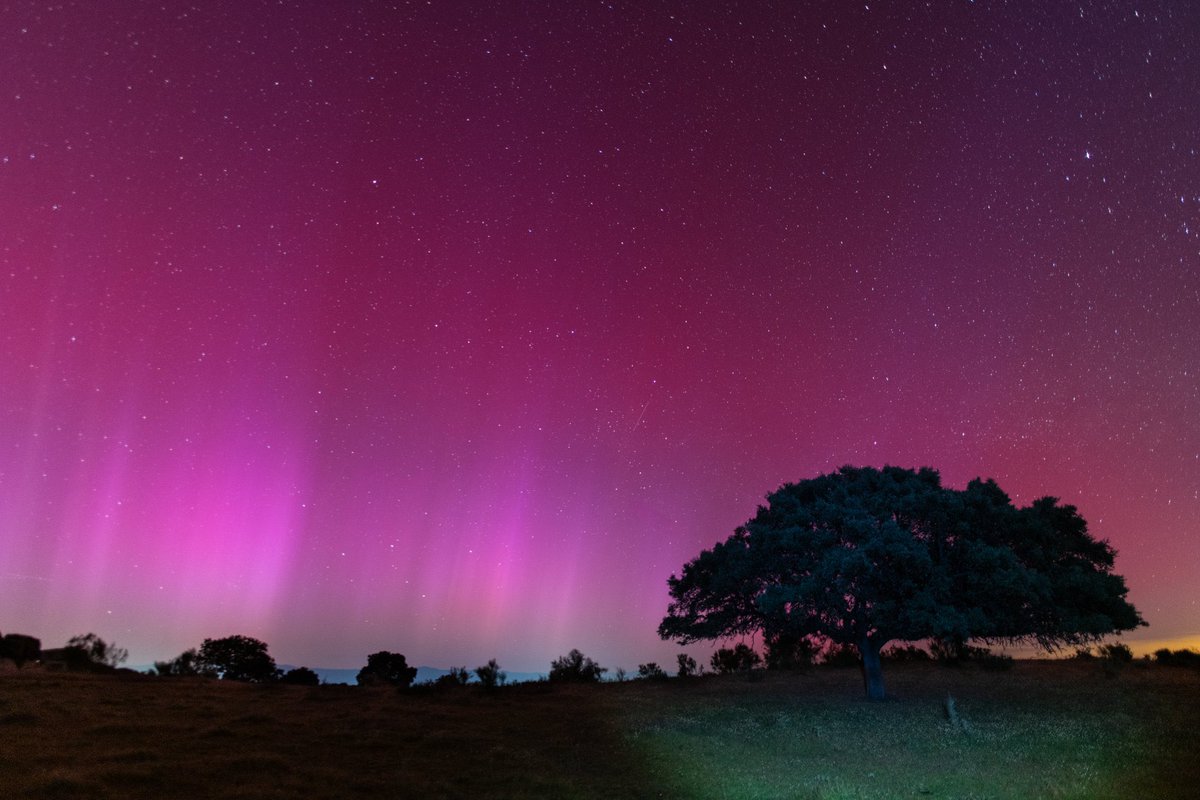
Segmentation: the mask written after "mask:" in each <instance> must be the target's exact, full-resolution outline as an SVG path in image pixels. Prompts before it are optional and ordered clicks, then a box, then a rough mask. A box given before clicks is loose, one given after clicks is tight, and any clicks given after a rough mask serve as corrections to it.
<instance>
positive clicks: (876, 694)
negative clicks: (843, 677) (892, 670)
mask: <svg viewBox="0 0 1200 800" xmlns="http://www.w3.org/2000/svg"><path fill="white" fill-rule="evenodd" d="M880 649H881V648H880V645H879V643H878V642H874V641H872V640H871V637H869V636H864V637H862V639H860V640H859V642H858V654H859V655H860V656H862V671H863V688H864V689H866V691H867V699H868V700H882V699H883V698H884V697H885V695H886V693H885V692H884V690H883V664H882V663H881V662H880V660H879V651H880Z"/></svg>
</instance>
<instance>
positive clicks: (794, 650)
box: [764, 631, 820, 669]
mask: <svg viewBox="0 0 1200 800" xmlns="http://www.w3.org/2000/svg"><path fill="white" fill-rule="evenodd" d="M819 651H820V646H819V645H818V644H817V643H816V642H815V641H813V637H811V636H799V635H797V634H795V633H791V632H788V631H779V632H777V633H776V634H775V635H773V636H768V637H767V653H766V658H765V659H764V660H765V661H766V664H767V669H807V668H808V667H811V666H812V665H813V661H814V660H815V659H816V657H817V653H818V652H819Z"/></svg>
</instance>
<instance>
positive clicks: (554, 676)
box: [550, 650, 608, 683]
mask: <svg viewBox="0 0 1200 800" xmlns="http://www.w3.org/2000/svg"><path fill="white" fill-rule="evenodd" d="M606 672H608V669H607V668H606V667H602V666H600V665H599V664H597V663H596V662H595V661H592V660H591V659H590V658H588V657H587V656H585V655H584V654H583V653H581V652H579V651H578V650H572V651H571V652H570V653H567V654H566V655H565V656H560V657H559V658H556V659H554V660H553V661H552V662H550V680H551V681H564V682H577V683H595V682H596V681H599V680H600V678H601V677H603V675H604V673H606Z"/></svg>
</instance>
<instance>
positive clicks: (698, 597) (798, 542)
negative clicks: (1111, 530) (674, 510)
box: [659, 467, 1145, 698]
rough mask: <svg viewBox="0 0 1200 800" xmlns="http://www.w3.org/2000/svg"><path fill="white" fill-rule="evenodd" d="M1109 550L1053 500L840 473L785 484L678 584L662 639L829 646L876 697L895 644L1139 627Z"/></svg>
mask: <svg viewBox="0 0 1200 800" xmlns="http://www.w3.org/2000/svg"><path fill="white" fill-rule="evenodd" d="M1115 555H1116V554H1115V552H1114V551H1113V549H1112V548H1111V547H1110V546H1109V545H1108V543H1106V542H1102V541H1097V540H1095V539H1094V538H1092V536H1091V535H1090V534H1089V533H1088V531H1087V524H1086V522H1085V521H1084V520H1083V518H1082V517H1081V516H1079V514H1078V512H1077V511H1076V509H1075V508H1074V507H1073V506H1069V505H1060V504H1059V503H1058V500H1057V499H1055V498H1052V497H1044V498H1041V499H1039V500H1036V501H1034V503H1033V504H1032V505H1030V506H1028V507H1025V508H1016V507H1014V506H1013V505H1012V502H1011V501H1010V500H1009V498H1008V496H1007V495H1005V494H1004V492H1002V491H1001V490H1000V488H999V487H998V486H997V485H996V484H995V483H994V482H993V481H981V480H974V481H972V482H971V483H970V484H969V485H968V486H967V488H966V489H965V490H962V491H956V490H951V489H945V488H943V487H942V486H941V479H940V476H939V475H938V473H937V472H936V471H935V470H932V469H929V468H922V469H921V470H919V471H914V470H909V469H902V468H899V467H884V468H883V469H882V470H879V469H874V468H871V467H863V468H856V467H843V468H841V469H840V470H838V471H837V472H834V473H830V474H827V475H820V476H818V477H816V478H813V479H810V480H805V481H801V482H799V483H792V484H785V485H783V486H781V487H780V488H779V489H777V490H776V491H774V492H772V493H771V494H769V495H768V496H767V504H766V505H765V506H760V507H759V509H758V512H757V513H756V514H755V516H754V517H753V518H752V519H750V520H749V521H748V522H747V523H746V524H745V525H743V526H741V527H739V528H737V529H736V530H735V531H734V532H733V534H732V535H731V536H730V537H729V538H728V539H726V540H725V541H723V542H718V543H717V544H716V545H714V546H713V548H712V549H711V550H705V551H703V552H701V553H700V555H699V556H697V557H696V558H695V559H693V560H692V561H690V562H688V563H687V564H685V565H684V568H683V571H682V573H681V574H680V575H678V576H675V575H672V576H671V578H670V580H669V581H668V587H669V590H670V594H671V598H672V600H671V603H670V605H669V607H668V610H667V615H666V617H665V618H664V619H663V621H662V624H661V625H660V626H659V635H660V636H662V637H663V638H664V639H677V640H679V641H681V642H683V643H688V642H693V641H697V640H701V639H720V638H724V637H729V636H738V635H744V634H750V633H754V632H762V633H763V634H764V637H765V639H766V640H767V641H768V642H770V641H772V640H779V637H783V636H794V637H803V636H809V635H818V636H822V637H826V638H828V639H829V640H831V641H832V642H834V643H835V644H842V645H850V646H854V647H856V648H858V650H859V652H860V654H861V656H862V661H863V665H864V677H865V679H866V683H867V693H868V695H869V696H871V697H873V698H881V697H882V696H883V679H882V671H881V668H880V666H879V663H880V662H879V653H880V650H881V649H882V648H883V647H884V646H885V645H886V644H888V643H889V642H891V641H897V640H898V641H919V640H922V639H928V638H937V639H945V640H949V641H954V642H961V643H965V642H967V641H968V640H970V639H981V640H984V641H1014V642H1019V641H1024V642H1031V643H1036V644H1038V645H1041V646H1042V647H1044V648H1047V649H1056V648H1058V647H1061V646H1063V645H1075V644H1080V643H1085V642H1089V641H1096V640H1098V639H1100V638H1101V637H1103V636H1105V635H1107V634H1109V633H1112V632H1114V631H1119V630H1129V629H1132V628H1134V627H1137V626H1139V625H1143V624H1145V623H1144V622H1143V621H1142V619H1141V617H1140V616H1139V615H1138V613H1137V610H1136V609H1134V607H1133V606H1132V605H1130V604H1129V603H1128V602H1127V601H1126V599H1125V597H1126V594H1127V593H1128V590H1127V589H1126V587H1125V582H1124V579H1123V578H1121V576H1119V575H1117V574H1115V573H1114V572H1113V571H1112V568H1113V563H1114V559H1115Z"/></svg>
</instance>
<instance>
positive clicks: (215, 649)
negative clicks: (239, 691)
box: [196, 636, 279, 683]
mask: <svg viewBox="0 0 1200 800" xmlns="http://www.w3.org/2000/svg"><path fill="white" fill-rule="evenodd" d="M196 668H197V670H198V671H200V672H203V673H211V674H213V675H215V676H216V677H218V678H220V679H221V680H225V681H241V682H244V683H270V682H271V681H274V680H275V679H276V678H277V677H278V675H279V671H278V670H277V669H276V668H275V659H273V658H271V656H270V655H269V654H268V653H267V645H266V643H265V642H261V641H259V640H258V639H254V638H251V637H249V636H226V637H225V638H223V639H205V640H204V643H203V644H201V645H200V652H199V653H198V654H197V659H196Z"/></svg>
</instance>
